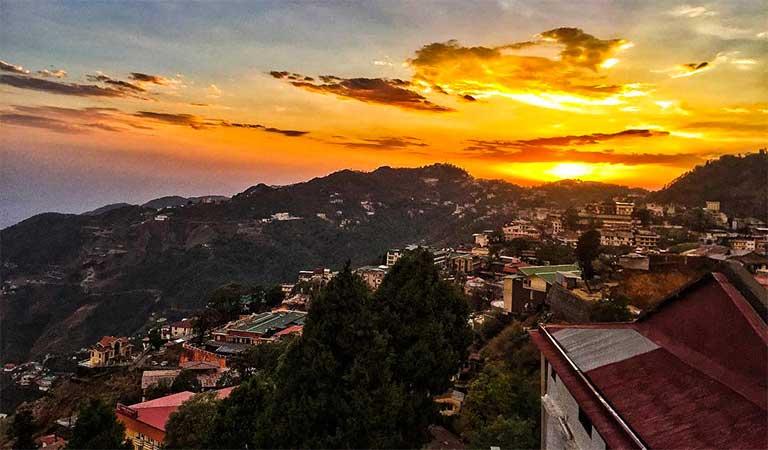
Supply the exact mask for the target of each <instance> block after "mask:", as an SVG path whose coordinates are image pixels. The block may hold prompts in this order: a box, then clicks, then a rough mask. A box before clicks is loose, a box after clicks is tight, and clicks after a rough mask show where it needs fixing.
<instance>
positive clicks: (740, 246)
mask: <svg viewBox="0 0 768 450" xmlns="http://www.w3.org/2000/svg"><path fill="white" fill-rule="evenodd" d="M728 246H729V247H731V248H732V249H733V250H737V251H741V250H747V251H751V252H753V251H755V249H756V248H757V247H756V245H755V240H754V239H743V238H740V239H731V240H730V241H729V242H728Z"/></svg>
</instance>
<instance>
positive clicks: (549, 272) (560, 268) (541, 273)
mask: <svg viewBox="0 0 768 450" xmlns="http://www.w3.org/2000/svg"><path fill="white" fill-rule="evenodd" d="M518 270H519V271H520V272H521V273H522V274H523V275H526V276H529V277H530V276H537V277H539V278H542V279H543V280H544V281H546V282H547V284H552V283H554V282H555V278H556V277H557V273H558V272H563V273H574V274H576V275H580V274H581V270H580V269H579V266H578V265H577V264H561V265H557V266H528V267H520V268H519V269H518Z"/></svg>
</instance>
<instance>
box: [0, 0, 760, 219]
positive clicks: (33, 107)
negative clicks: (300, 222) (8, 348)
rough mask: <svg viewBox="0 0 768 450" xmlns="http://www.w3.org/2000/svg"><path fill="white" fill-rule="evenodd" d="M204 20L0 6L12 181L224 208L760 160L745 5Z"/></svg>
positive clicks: (755, 47) (311, 11)
mask: <svg viewBox="0 0 768 450" xmlns="http://www.w3.org/2000/svg"><path fill="white" fill-rule="evenodd" d="M221 5H222V6H228V8H222V10H223V12H221V13H220V14H216V15H212V14H211V11H209V9H210V8H211V6H210V5H207V6H206V5H199V4H196V5H194V7H188V8H184V7H182V6H181V5H179V4H173V3H167V2H162V3H149V4H142V6H141V8H139V7H137V6H136V5H131V6H130V7H128V8H125V10H121V11H119V12H118V11H116V9H117V8H116V6H115V5H109V4H100V5H98V6H93V5H92V7H89V8H87V9H84V8H83V5H82V4H75V3H73V4H67V3H64V4H63V5H62V4H56V5H54V4H44V3H43V2H40V3H36V4H23V3H13V4H7V5H6V7H5V10H6V11H4V15H3V18H2V19H0V20H2V21H3V23H1V24H0V27H3V28H5V29H6V30H7V31H6V32H4V34H3V36H2V38H3V41H4V42H7V43H8V45H7V46H6V47H7V50H4V51H7V53H5V54H0V60H2V63H0V95H2V97H1V98H0V123H1V124H2V130H3V135H4V136H5V138H4V139H3V141H2V142H0V151H1V152H2V155H3V158H6V161H9V164H10V165H11V166H12V169H8V170H9V171H12V172H13V174H15V176H16V178H13V179H14V180H16V179H24V180H27V181H29V180H32V179H34V177H40V178H41V179H43V178H46V174H48V173H50V174H54V175H55V176H54V175H51V176H54V177H59V178H61V179H62V180H64V179H72V178H83V179H85V180H87V179H88V176H89V174H92V173H94V172H104V173H109V174H110V176H113V177H115V178H120V179H125V180H130V179H131V178H133V179H136V180H138V181H137V185H142V186H148V184H147V183H148V181H146V180H149V179H150V178H151V179H152V180H161V181H157V182H156V183H155V184H152V183H149V184H152V186H156V187H153V188H152V189H148V188H147V189H144V190H142V189H140V187H141V186H137V187H136V189H133V188H132V187H130V181H125V183H127V185H126V186H128V187H129V189H127V190H128V191H129V192H131V193H132V194H131V195H128V197H136V196H139V197H140V196H141V195H154V194H155V191H165V192H157V194H173V193H180V194H189V193H198V194H199V193H203V192H200V190H203V189H219V191H220V193H227V194H231V193H233V192H236V191H238V190H242V189H244V188H246V187H247V186H248V185H251V184H255V183H257V182H261V181H266V182H271V183H285V182H293V181H299V180H302V179H305V178H307V177H311V176H317V175H322V174H325V173H328V172H331V171H333V170H337V169H341V168H358V169H372V168H375V167H378V166H381V165H392V166H415V165H423V164H428V163H432V162H451V163H454V164H457V165H459V166H462V167H464V168H466V169H467V170H469V171H470V172H471V173H472V174H474V175H476V176H479V177H487V178H504V179H507V180H510V181H514V182H517V183H522V184H536V183H541V182H545V181H553V180H558V179H562V178H581V179H587V180H598V181H607V182H615V183H622V184H629V185H634V186H642V187H647V188H658V187H660V186H662V185H664V184H665V183H667V182H669V181H671V180H672V179H674V178H675V177H676V176H678V175H680V174H681V173H682V172H684V171H686V170H688V169H690V168H691V167H692V166H693V165H695V164H698V163H701V162H703V161H705V160H706V159H708V158H712V157H716V156H718V155H720V154H725V153H743V152H748V151H755V150H756V149H758V148H761V147H764V146H765V145H766V126H765V123H766V118H768V115H767V113H768V93H766V83H765V80H766V68H765V67H766V66H765V57H766V53H767V50H766V45H767V44H768V32H767V31H766V29H764V28H765V20H764V19H765V14H764V11H762V9H763V8H761V7H760V2H754V3H751V2H743V3H739V4H738V5H734V4H733V3H730V2H729V3H722V4H717V3H708V4H706V5H703V4H702V5H690V4H679V5H678V4H673V3H669V2H658V3H654V2H647V3H643V4H642V5H638V4H634V3H632V2H627V3H624V2H615V3H606V2H603V1H593V2H578V3H575V4H573V3H571V2H569V3H568V4H560V3H558V4H556V6H552V5H549V6H547V7H544V5H541V4H540V3H539V2H531V3H526V2H513V1H497V2H482V3H477V4H469V5H467V3H466V2H460V3H455V4H449V3H448V2H438V3H431V2H423V3H421V2H417V3H416V4H414V3H413V2H404V3H400V2H394V1H392V2H370V3H368V2H366V3H361V4H358V5H355V6H354V7H349V5H348V4H336V3H334V2H328V3H323V4H318V3H306V4H303V5H297V4H293V5H292V6H288V5H286V4H285V3H284V2H275V3H272V2H263V3H259V4H257V5H250V6H249V5H243V4H240V3H238V4H234V3H231V4H230V3H222V4H221ZM471 6H474V7H471ZM436 9H438V10H440V11H439V12H440V14H435V10H436ZM579 17H581V19H579ZM318 21H319V22H318ZM571 24H573V25H571ZM44 169H45V170H44ZM46 170H47V172H46ZM155 170H162V171H163V174H162V176H160V174H158V173H153V171H155ZM22 174H23V176H22ZM164 179H165V180H167V182H163V181H162V180H164ZM195 180H198V181H199V183H198V184H197V185H195V184H194V181H195ZM41 182H42V181H41ZM62 183H64V182H63V181H62ZM153 183H154V182H153ZM30 184H31V183H30ZM67 186H69V185H67ZM72 186H74V185H72ZM194 186H198V187H197V188H194ZM3 187H4V189H7V188H11V189H13V187H14V186H3ZM82 188H83V189H86V188H87V183H85V182H84V183H83V184H82ZM174 189H176V190H179V192H174ZM145 191H146V192H145ZM19 192H21V191H19ZM67 192H68V194H67V195H71V194H70V193H69V191H67ZM71 192H72V193H73V194H74V195H77V192H78V191H77V188H76V187H72V190H71ZM140 192H144V193H140ZM216 193H219V192H216ZM118 194H119V192H114V193H113V195H112V197H118ZM27 195H29V196H34V195H38V194H35V193H34V192H32V191H30V192H29V193H28V194H27V193H24V194H18V195H17V196H16V197H18V198H16V200H14V201H15V202H16V203H19V204H21V203H23V199H22V198H21V197H24V196H27ZM112 197H110V198H112ZM99 198H100V197H99ZM115 200H117V198H115ZM93 201H97V200H95V199H94V200H93ZM83 204H84V205H86V204H88V205H90V204H91V203H90V202H88V201H84V202H83ZM70 209H71V208H70Z"/></svg>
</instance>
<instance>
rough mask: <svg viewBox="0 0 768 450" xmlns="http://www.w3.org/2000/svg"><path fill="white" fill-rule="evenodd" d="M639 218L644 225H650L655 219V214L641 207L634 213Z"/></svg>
mask: <svg viewBox="0 0 768 450" xmlns="http://www.w3.org/2000/svg"><path fill="white" fill-rule="evenodd" d="M632 215H633V216H634V217H635V218H636V219H637V220H639V221H640V223H641V224H643V226H648V225H649V224H650V223H651V221H652V220H653V214H651V211H649V210H647V209H645V208H641V209H637V210H635V211H634V213H633V214H632Z"/></svg>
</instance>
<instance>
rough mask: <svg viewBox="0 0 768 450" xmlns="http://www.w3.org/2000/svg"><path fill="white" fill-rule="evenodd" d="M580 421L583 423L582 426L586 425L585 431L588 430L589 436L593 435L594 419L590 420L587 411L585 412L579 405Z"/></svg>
mask: <svg viewBox="0 0 768 450" xmlns="http://www.w3.org/2000/svg"><path fill="white" fill-rule="evenodd" d="M579 422H580V423H581V426H583V427H584V431H586V432H587V434H588V435H589V437H592V421H591V420H589V416H587V413H585V412H584V410H583V409H581V407H579Z"/></svg>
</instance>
